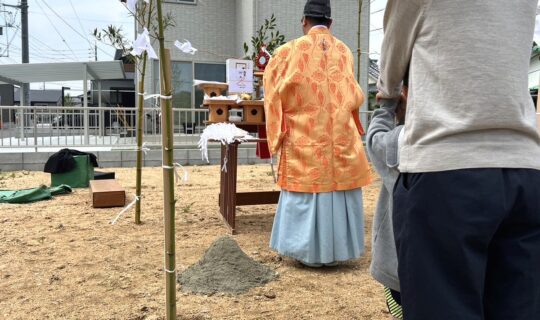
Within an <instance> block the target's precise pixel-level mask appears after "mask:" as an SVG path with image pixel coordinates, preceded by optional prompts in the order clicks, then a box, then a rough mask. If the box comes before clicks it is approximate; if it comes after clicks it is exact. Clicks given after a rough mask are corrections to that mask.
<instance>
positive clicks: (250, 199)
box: [236, 191, 280, 206]
mask: <svg viewBox="0 0 540 320" xmlns="http://www.w3.org/2000/svg"><path fill="white" fill-rule="evenodd" d="M279 194H280V192H279V191H260V192H237V193H236V205H237V206H254V205H259V204H276V203H278V200H279Z"/></svg>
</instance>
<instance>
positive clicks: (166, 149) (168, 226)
mask: <svg viewBox="0 0 540 320" xmlns="http://www.w3.org/2000/svg"><path fill="white" fill-rule="evenodd" d="M161 1H162V0H157V13H158V23H159V55H160V64H159V65H160V69H161V84H162V85H161V95H162V96H164V97H171V96H172V94H173V92H172V87H171V82H172V81H171V56H170V51H169V50H165V38H164V33H163V13H162V8H161ZM161 117H162V121H161V131H162V145H163V147H162V148H163V149H162V150H163V151H162V152H163V214H164V220H165V268H166V270H165V283H166V310H167V320H173V319H176V261H175V258H176V249H175V225H174V222H175V219H174V217H175V203H176V201H175V199H174V169H173V152H174V150H173V127H172V99H162V100H161Z"/></svg>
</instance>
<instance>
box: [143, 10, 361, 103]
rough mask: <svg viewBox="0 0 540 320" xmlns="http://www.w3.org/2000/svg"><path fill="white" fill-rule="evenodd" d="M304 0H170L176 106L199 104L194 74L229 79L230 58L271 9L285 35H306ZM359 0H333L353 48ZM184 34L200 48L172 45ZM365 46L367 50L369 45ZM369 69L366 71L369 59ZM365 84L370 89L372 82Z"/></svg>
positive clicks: (337, 30)
mask: <svg viewBox="0 0 540 320" xmlns="http://www.w3.org/2000/svg"><path fill="white" fill-rule="evenodd" d="M304 4H305V1H304V0H302V1H300V0H296V1H290V0H271V1H264V0H166V1H165V2H164V7H163V8H164V12H165V13H167V12H170V13H171V14H172V16H173V17H174V20H175V23H176V27H172V28H169V29H168V30H167V31H166V34H165V39H166V40H167V42H166V47H167V48H169V49H171V54H172V69H173V87H174V89H175V92H174V98H173V99H174V100H173V101H174V107H175V108H198V107H199V106H200V105H201V103H202V99H203V94H202V92H200V91H198V90H195V89H194V88H193V85H192V84H193V80H194V79H198V80H210V81H223V82H224V81H225V60H226V59H229V58H242V57H244V51H243V47H244V46H243V44H244V42H246V43H247V44H248V45H249V44H250V40H251V37H252V35H253V34H255V32H256V29H258V28H259V26H260V25H262V24H263V23H264V20H265V19H266V18H270V16H271V15H272V14H274V15H275V16H276V18H277V21H276V23H277V28H278V30H279V31H280V33H282V34H284V35H285V40H286V41H288V40H291V39H293V38H296V37H299V36H301V35H302V28H301V22H300V20H301V18H302V13H303V8H304ZM358 4H359V1H357V0H339V1H338V0H334V1H333V2H332V16H333V19H334V23H333V26H332V29H333V32H334V34H335V35H336V36H337V37H338V38H340V39H341V40H343V41H344V42H345V43H346V44H347V45H348V46H349V48H351V50H352V51H353V54H355V53H356V48H357V42H358V34H357V31H358V9H359V8H358ZM364 5H365V8H366V9H365V10H364V12H366V16H367V18H366V19H363V21H364V23H363V24H364V26H363V28H364V30H367V28H369V2H368V1H364ZM183 39H188V40H189V41H190V42H191V43H192V45H193V46H194V47H195V48H197V49H198V50H199V51H198V52H197V53H196V54H195V55H194V56H192V55H190V54H185V53H182V52H180V51H179V50H177V49H176V48H175V47H174V46H173V42H174V40H183ZM154 47H157V44H155V45H154ZM362 51H365V52H367V51H368V48H367V45H366V48H363V49H362ZM365 56H366V57H367V54H366V55H365ZM355 57H356V54H355ZM149 66H150V68H149V69H148V70H147V75H148V76H147V82H146V88H147V89H146V91H147V92H157V91H158V90H159V89H158V88H159V63H158V62H157V61H153V62H152V63H150V64H149ZM364 69H365V70H366V73H367V72H368V67H367V61H366V63H365V67H364ZM365 87H366V88H364V89H365V91H366V92H367V83H366V85H365Z"/></svg>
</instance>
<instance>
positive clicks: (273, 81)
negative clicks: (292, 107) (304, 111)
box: [264, 48, 287, 154]
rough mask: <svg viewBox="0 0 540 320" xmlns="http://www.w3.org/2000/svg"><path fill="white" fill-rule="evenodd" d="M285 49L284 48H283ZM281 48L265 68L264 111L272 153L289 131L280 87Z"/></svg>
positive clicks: (277, 149)
mask: <svg viewBox="0 0 540 320" xmlns="http://www.w3.org/2000/svg"><path fill="white" fill-rule="evenodd" d="M281 49H283V48H281ZM279 52H280V51H279V50H278V52H276V53H275V54H274V57H273V58H272V59H270V62H269V63H268V65H267V66H266V69H265V70H264V113H265V117H266V135H267V140H268V148H269V149H270V152H271V153H272V154H276V153H278V151H279V149H280V148H281V144H282V142H283V138H284V137H285V133H286V132H287V127H286V125H285V121H284V118H283V108H282V103H281V96H280V88H281V86H282V80H283V72H284V70H282V69H283V65H284V63H283V58H282V57H280V55H279Z"/></svg>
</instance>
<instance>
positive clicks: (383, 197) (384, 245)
mask: <svg viewBox="0 0 540 320" xmlns="http://www.w3.org/2000/svg"><path fill="white" fill-rule="evenodd" d="M395 107H396V103H395V101H392V100H384V101H383V106H382V108H380V109H378V110H376V111H375V113H374V114H373V118H372V120H371V124H370V125H369V128H368V131H367V140H366V145H367V148H366V149H367V152H368V155H369V159H370V160H371V163H372V164H373V166H375V169H376V170H377V172H378V173H379V176H380V177H381V179H382V186H381V191H380V194H379V200H378V202H377V209H376V212H375V217H374V218H373V232H372V248H371V252H372V257H371V266H370V271H371V275H372V276H373V278H375V280H377V281H379V282H380V283H382V284H383V285H384V286H386V287H389V288H391V289H393V290H397V291H399V280H398V274H397V253H396V245H395V241H394V229H393V227H392V199H393V197H392V190H393V188H394V184H395V183H396V180H397V178H398V175H399V171H398V169H397V167H398V138H399V133H400V132H401V129H402V128H403V126H397V127H396V125H395V124H394V118H395V113H394V111H395Z"/></svg>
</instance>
